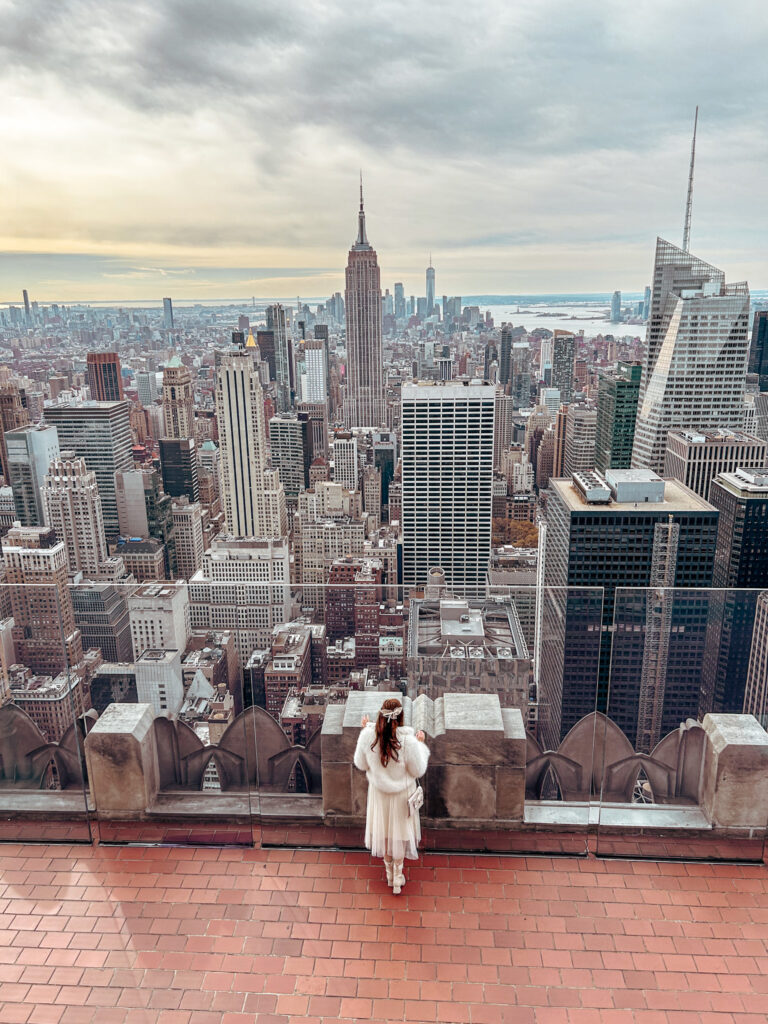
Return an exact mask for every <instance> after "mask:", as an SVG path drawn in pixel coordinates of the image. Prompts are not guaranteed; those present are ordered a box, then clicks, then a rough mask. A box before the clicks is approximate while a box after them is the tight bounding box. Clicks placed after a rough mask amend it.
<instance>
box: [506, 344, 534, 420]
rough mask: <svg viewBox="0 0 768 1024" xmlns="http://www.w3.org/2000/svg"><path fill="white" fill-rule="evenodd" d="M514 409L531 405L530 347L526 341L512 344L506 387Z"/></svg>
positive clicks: (526, 407)
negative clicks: (509, 372)
mask: <svg viewBox="0 0 768 1024" xmlns="http://www.w3.org/2000/svg"><path fill="white" fill-rule="evenodd" d="M508 391H509V394H510V395H511V397H512V400H513V402H514V406H515V408H516V409H528V408H530V405H531V349H530V346H529V345H528V342H527V341H516V342H513V344H512V352H511V377H510V381H509V387H508Z"/></svg>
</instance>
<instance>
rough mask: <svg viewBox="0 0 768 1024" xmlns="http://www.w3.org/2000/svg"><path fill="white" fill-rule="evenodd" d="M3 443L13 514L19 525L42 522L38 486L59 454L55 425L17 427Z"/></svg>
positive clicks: (42, 515)
mask: <svg viewBox="0 0 768 1024" xmlns="http://www.w3.org/2000/svg"><path fill="white" fill-rule="evenodd" d="M5 447H6V452H7V459H8V472H7V480H8V483H9V484H10V485H11V488H12V489H13V503H14V506H15V508H16V518H17V519H18V521H19V522H20V523H21V525H22V526H43V525H44V524H45V506H44V504H43V498H42V494H41V490H40V489H41V487H42V486H43V481H44V480H45V474H46V473H47V472H48V467H49V466H50V464H51V462H52V460H53V459H56V458H58V455H59V436H58V434H57V432H56V428H55V427H51V426H47V425H44V424H40V425H37V424H35V425H33V424H28V425H27V426H26V427H16V429H15V430H9V431H8V433H7V434H6V435H5ZM61 539H62V540H63V539H64V538H63V537H62V538H61Z"/></svg>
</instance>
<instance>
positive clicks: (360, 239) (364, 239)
mask: <svg viewBox="0 0 768 1024" xmlns="http://www.w3.org/2000/svg"><path fill="white" fill-rule="evenodd" d="M354 248H355V249H370V248H371V247H370V245H369V244H368V236H367V235H366V233H365V207H364V206H363V172H362V171H361V172H360V211H359V212H358V214H357V241H356V242H355V245H354Z"/></svg>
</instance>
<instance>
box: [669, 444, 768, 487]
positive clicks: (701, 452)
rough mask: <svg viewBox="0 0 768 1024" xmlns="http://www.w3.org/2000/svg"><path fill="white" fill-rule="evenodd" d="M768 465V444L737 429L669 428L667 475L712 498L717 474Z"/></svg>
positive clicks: (760, 467)
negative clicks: (711, 490) (710, 489)
mask: <svg viewBox="0 0 768 1024" xmlns="http://www.w3.org/2000/svg"><path fill="white" fill-rule="evenodd" d="M766 465H768V443H767V442H766V441H763V440H762V439H761V438H759V437H752V436H751V435H750V434H744V433H741V432H740V431H735V430H670V432H669V434H668V435H667V450H666V454H665V456H664V476H666V477H673V478H674V479H675V480H679V481H680V482H681V483H683V484H685V486H686V487H690V489H691V490H692V491H695V492H696V494H698V495H699V496H700V497H702V498H706V499H709V488H710V484H711V482H712V480H714V478H715V477H716V476H717V475H718V473H733V472H735V471H736V470H737V469H762V468H763V467H764V466H766Z"/></svg>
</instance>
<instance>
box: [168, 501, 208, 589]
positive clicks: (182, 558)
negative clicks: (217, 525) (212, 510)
mask: <svg viewBox="0 0 768 1024" xmlns="http://www.w3.org/2000/svg"><path fill="white" fill-rule="evenodd" d="M173 532H174V535H175V541H176V573H177V575H178V576H179V577H180V578H181V579H184V580H191V579H192V577H193V576H194V575H195V573H196V572H197V570H198V569H199V568H200V566H201V565H202V564H203V553H204V550H205V545H204V542H203V509H202V506H201V504H200V502H199V501H192V502H191V501H189V499H188V498H186V497H183V498H179V499H178V500H177V501H174V503H173Z"/></svg>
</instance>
